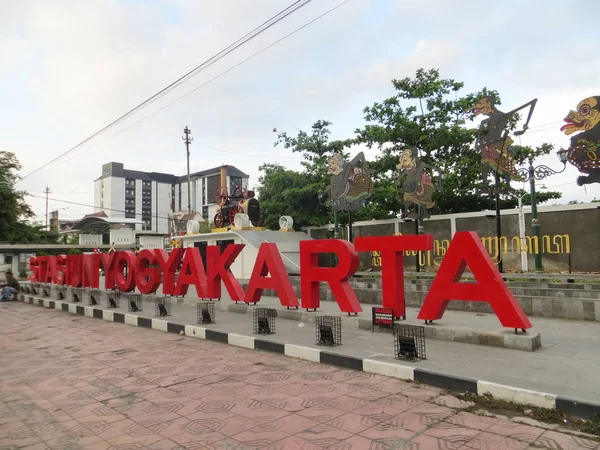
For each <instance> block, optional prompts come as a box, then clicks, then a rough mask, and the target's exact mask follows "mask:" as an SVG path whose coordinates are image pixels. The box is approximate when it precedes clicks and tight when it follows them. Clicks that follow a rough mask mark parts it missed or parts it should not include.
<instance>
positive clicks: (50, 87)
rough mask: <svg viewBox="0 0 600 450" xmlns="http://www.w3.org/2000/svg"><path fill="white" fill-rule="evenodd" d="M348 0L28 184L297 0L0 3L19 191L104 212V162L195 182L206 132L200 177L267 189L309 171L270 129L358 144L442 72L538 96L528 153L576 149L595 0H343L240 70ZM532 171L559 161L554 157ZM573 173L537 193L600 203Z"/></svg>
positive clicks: (591, 62) (592, 86)
mask: <svg viewBox="0 0 600 450" xmlns="http://www.w3.org/2000/svg"><path fill="white" fill-rule="evenodd" d="M343 1H344V0H313V1H312V2H310V3H308V5H306V6H304V7H302V8H301V9H300V10H298V11H297V12H296V13H294V14H292V15H290V16H289V17H287V18H286V19H284V20H283V21H281V22H279V23H278V24H277V25H275V26H274V27H272V28H270V29H269V30H267V31H266V32H264V33H263V34H261V35H260V36H258V37H257V38H256V39H254V40H252V41H251V42H249V43H248V44H246V45H244V46H242V47H241V48H239V49H238V50H236V51H235V52H233V53H231V54H230V55H228V56H226V57H225V58H223V59H221V60H220V61H218V62H217V63H215V64H214V65H212V66H211V67H210V68H208V69H206V70H204V71H202V72H200V73H199V74H197V75H195V76H194V77H192V78H191V79H190V80H188V81H186V82H185V83H183V84H181V85H180V86H178V87H177V88H176V89H174V90H173V91H172V92H170V93H168V94H167V95H165V96H164V97H162V98H160V99H159V100H158V101H156V102H155V103H153V104H151V105H150V106H148V107H147V108H145V109H143V110H142V111H140V112H138V113H136V114H134V115H133V116H132V117H131V118H128V119H126V120H125V121H123V122H122V123H119V124H118V125H117V126H115V127H113V128H110V129H109V130H108V131H106V132H105V133H102V134H100V135H99V136H97V137H96V138H94V139H92V140H90V141H89V142H88V143H86V144H85V145H83V146H81V147H79V148H78V149H77V150H76V151H73V152H71V153H69V154H68V156H66V157H64V158H61V159H59V160H58V161H56V162H55V163H53V164H52V165H50V166H48V167H46V168H44V169H43V170H41V171H39V172H37V173H35V174H33V175H31V176H27V175H28V174H29V173H31V172H33V171H34V170H36V169H38V168H40V167H41V166H43V165H44V164H46V163H48V162H50V161H52V160H53V159H54V158H56V157H58V156H59V155H61V154H63V153H64V152H66V151H67V150H69V149H71V148H72V147H74V146H75V145H76V144H78V143H80V142H81V141H83V140H84V139H86V138H88V137H89V136H91V135H92V134H94V133H95V132H97V131H98V130H100V129H102V128H103V127H104V126H106V125H107V124H109V123H110V122H112V121H113V120H115V119H116V118H117V117H119V116H121V115H122V114H123V113H125V112H127V111H128V110H130V109H131V108H133V107H135V106H137V105H138V104H140V103H141V102H143V101H144V100H146V99H147V98H149V97H151V96H152V95H154V94H155V93H157V92H158V91H160V90H161V89H163V88H164V87H166V86H167V85H169V84H170V83H171V82H173V81H175V80H176V79H178V78H179V77H181V76H182V75H183V74H185V73H187V72H188V71H189V70H191V69H192V68H194V67H196V66H198V65H199V64H201V63H202V62H203V61H205V60H207V59H208V58H210V57H211V56H213V55H214V54H216V53H218V52H220V51H221V50H223V49H224V48H226V47H228V46H229V45H230V44H232V43H233V42H235V41H237V40H238V39H239V38H240V37H242V36H243V35H245V34H246V33H248V32H249V31H251V30H253V29H254V28H255V27H257V26H258V25H260V24H261V23H263V22H264V21H266V20H267V19H269V18H270V17H272V16H273V15H275V14H277V13H278V12H279V11H281V10H282V9H284V8H285V7H286V6H288V5H290V4H291V3H292V0H285V1H283V0H279V1H277V0H252V1H250V0H220V1H218V2H215V1H209V0H147V1H142V0H55V1H53V2H47V1H43V0H37V1H36V0H31V1H23V0H2V1H1V2H0V61H2V68H3V70H2V71H0V98H1V99H2V103H3V107H2V108H0V149H1V150H7V151H10V152H14V153H15V154H16V155H17V157H18V158H19V160H20V161H21V163H22V165H23V170H22V171H21V172H20V174H21V176H23V177H24V179H23V181H21V182H20V183H19V184H18V187H19V189H23V190H26V191H27V192H28V193H30V194H32V196H30V197H28V201H29V203H30V204H31V206H32V207H33V209H34V212H35V213H36V215H37V217H38V218H39V220H42V221H43V220H44V215H45V200H44V198H43V197H44V193H43V191H44V189H45V188H46V187H49V188H50V190H51V192H52V193H51V194H50V196H49V197H50V199H51V200H50V201H49V209H50V210H55V209H59V214H60V217H61V219H77V218H80V217H82V216H83V215H84V214H86V213H90V212H93V208H92V206H93V190H94V186H93V180H94V179H96V178H98V177H99V176H100V175H101V167H102V164H104V163H107V162H110V161H116V162H122V163H124V165H125V168H127V169H135V170H143V171H156V172H166V173H174V174H177V175H183V174H185V172H186V160H185V155H186V153H185V145H184V143H183V140H182V135H183V129H184V127H186V126H188V127H189V128H190V129H191V130H192V136H193V137H194V142H193V144H192V148H191V170H192V171H197V170H203V169H208V168H211V167H215V166H219V165H221V164H229V165H234V166H236V167H237V168H239V169H240V170H242V171H244V172H246V173H248V174H249V175H250V188H252V187H256V185H257V184H258V178H259V176H260V171H259V169H258V168H259V166H260V165H261V164H262V163H265V162H269V163H271V162H278V163H281V164H283V165H285V166H286V167H289V168H291V169H299V168H300V164H299V163H300V156H299V155H297V154H293V153H291V151H290V150H285V149H283V148H282V147H274V142H275V134H274V133H273V129H274V128H276V129H277V130H278V131H287V132H288V133H292V134H295V133H297V131H298V130H299V129H303V130H306V129H308V128H310V126H311V125H312V124H313V123H314V122H315V121H316V120H319V119H327V120H329V121H331V122H332V123H333V126H332V132H333V134H332V138H334V139H338V138H339V139H345V138H349V137H352V136H353V134H354V130H355V129H356V128H360V127H361V126H363V125H364V124H365V121H364V115H363V109H364V108H365V107H366V106H368V105H372V104H373V103H375V102H378V101H381V100H383V99H385V98H388V97H390V96H392V95H394V90H393V88H392V84H391V80H392V79H400V78H404V77H410V76H413V75H414V73H415V71H416V70H417V69H419V68H425V69H430V68H437V69H439V70H440V71H441V75H442V77H444V78H452V79H455V80H458V81H464V82H465V88H464V90H463V93H464V94H467V93H470V92H474V91H477V90H479V89H481V88H483V87H484V86H485V87H487V88H489V89H495V90H497V91H499V93H500V94H501V96H502V105H503V108H504V107H505V108H507V109H508V108H510V109H512V108H513V107H516V106H519V105H522V104H524V103H526V102H528V101H529V100H531V99H533V98H537V99H538V103H537V106H536V109H535V112H534V114H533V117H532V120H531V122H530V129H529V131H528V132H527V133H526V134H524V135H523V136H522V137H521V142H520V143H521V144H522V145H531V146H536V145H539V144H541V143H544V142H549V143H552V144H554V145H555V150H559V149H560V148H561V147H565V148H566V147H567V146H568V144H569V137H568V136H565V135H564V134H562V133H561V132H560V127H561V125H562V119H563V118H564V117H565V116H566V115H567V113H568V112H569V110H571V109H574V108H575V107H576V105H577V103H579V101H581V100H582V99H584V98H586V97H589V96H592V95H600V83H599V82H598V75H597V74H598V73H600V52H598V50H597V43H598V37H600V31H599V28H598V25H597V18H598V17H599V16H600V2H598V1H597V0H572V1H569V2H565V1H555V0H529V1H527V2H523V1H517V0H504V1H500V0H499V1H495V0H490V1H485V2H482V1H475V0H461V1H459V2H453V1H447V0H349V1H347V2H346V3H344V4H343V5H342V6H340V7H339V8H337V9H335V10H334V11H332V12H331V13H329V14H327V15H326V16H324V17H322V18H320V19H319V20H317V21H315V22H314V23H312V24H310V25H308V26H306V27H305V28H303V29H302V30H300V31H298V32H297V33H295V34H293V35H292V36H290V37H288V38H286V39H284V40H283V41H281V42H279V43H277V44H275V45H273V46H272V47H270V48H268V49H267V50H265V51H263V52H262V53H260V54H258V55H257V56H255V57H253V58H252V59H250V60H248V61H247V62H245V63H243V64H241V65H239V66H238V67H235V68H233V69H231V68H232V67H233V66H235V65H237V64H238V63H240V62H242V61H243V60H245V59H246V58H248V57H250V56H251V55H253V54H255V53H256V52H258V51H260V50H262V49H263V48H265V47H267V46H270V45H272V44H274V43H275V42H276V41H278V40H279V39H281V38H282V37H284V36H286V35H287V34H289V33H290V32H292V31H294V30H296V29H297V28H299V27H302V26H303V25H305V24H307V23H308V22H310V21H312V20H313V19H315V18H316V17H318V16H320V15H321V14H323V13H325V12H326V11H328V10H330V9H332V8H334V7H335V6H337V5H340V4H341V3H343ZM229 69H231V70H229ZM228 70H229V71H228ZM225 71H228V72H227V73H225V74H223V75H221V74H222V73H223V72H225ZM215 77H217V78H215ZM211 80H212V81H211ZM192 91H193V92H192ZM186 94H187V95H186ZM182 97H183V98H182ZM178 99H179V100H178ZM360 150H364V151H365V153H366V155H367V159H374V158H375V156H376V155H377V150H376V149H368V148H355V149H353V151H352V153H356V152H358V151H360ZM537 163H538V164H540V163H543V164H547V165H549V166H551V167H553V168H555V169H561V168H562V165H561V164H560V163H559V161H558V158H557V157H556V155H555V154H552V155H549V156H547V157H544V158H541V159H540V160H538V161H537ZM577 176H578V171H577V169H576V168H575V167H573V166H571V165H567V168H566V170H565V171H564V172H563V173H561V174H559V175H554V176H552V177H550V178H548V179H546V180H544V181H543V182H541V183H540V184H543V185H545V186H547V187H548V188H552V189H554V190H561V191H562V192H563V198H562V199H561V200H560V203H566V202H568V201H571V200H578V201H584V202H585V201H591V200H592V199H594V198H600V184H593V185H588V186H586V187H585V188H584V187H580V186H577V185H576V183H575V180H576V178H577ZM34 196H35V197H34ZM61 200H62V201H61ZM64 201H70V202H75V203H81V204H83V205H90V206H89V207H86V206H77V205H73V204H68V203H65V202H64ZM63 208H68V209H63Z"/></svg>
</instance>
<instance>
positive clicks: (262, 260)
mask: <svg viewBox="0 0 600 450" xmlns="http://www.w3.org/2000/svg"><path fill="white" fill-rule="evenodd" d="M269 274H271V276H270V277H267V275H269ZM264 289H273V290H275V292H277V296H278V297H279V301H280V302H281V305H282V306H298V299H297V298H296V294H295V293H294V288H293V287H292V283H290V278H289V277H288V274H287V272H286V270H285V266H284V265H283V260H282V259H281V254H280V253H279V250H278V249H277V244H275V243H274V242H263V243H262V244H260V248H259V249H258V256H257V257H256V262H255V263H254V269H252V276H251V277H250V281H249V282H248V288H247V289H246V296H245V298H244V301H245V302H246V303H256V302H258V301H259V300H260V297H261V296H262V293H263V290H264Z"/></svg>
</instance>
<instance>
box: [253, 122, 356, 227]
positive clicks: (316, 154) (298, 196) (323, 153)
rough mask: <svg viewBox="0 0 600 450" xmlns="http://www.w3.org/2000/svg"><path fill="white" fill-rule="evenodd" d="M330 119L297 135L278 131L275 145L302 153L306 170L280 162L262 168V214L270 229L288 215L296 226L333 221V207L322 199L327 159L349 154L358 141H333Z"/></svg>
mask: <svg viewBox="0 0 600 450" xmlns="http://www.w3.org/2000/svg"><path fill="white" fill-rule="evenodd" d="M330 126H331V122H329V121H327V120H318V121H316V122H315V123H314V124H313V125H312V127H311V132H310V133H307V132H305V131H299V132H298V134H297V135H296V136H290V135H288V134H287V133H286V132H282V133H278V132H277V129H274V130H273V132H274V133H276V134H277V138H276V141H275V144H274V146H278V145H280V144H282V145H283V147H284V148H286V149H291V150H292V152H294V153H301V154H302V157H303V161H302V162H301V164H302V166H303V168H304V169H303V170H302V171H301V172H296V171H294V170H289V169H286V168H284V167H282V166H281V165H279V164H263V165H262V166H260V167H259V170H261V171H262V172H263V174H262V175H261V176H260V178H259V187H258V192H259V194H260V202H261V203H260V204H261V214H262V216H263V223H264V225H265V226H266V227H267V228H277V227H278V223H279V218H280V217H281V216H284V215H287V216H291V217H292V218H293V219H294V228H296V229H300V228H302V227H306V226H311V225H313V226H314V225H323V224H324V223H327V222H328V221H331V220H332V217H331V215H332V213H331V208H330V207H328V206H327V205H325V204H324V203H325V202H324V200H325V199H323V200H321V201H320V200H319V199H320V194H322V193H323V192H325V187H326V186H327V184H328V183H329V175H328V174H327V162H328V161H329V158H331V156H332V155H333V154H335V153H339V154H341V155H342V156H343V157H345V158H346V157H348V154H347V152H346V151H345V150H346V149H347V148H348V147H350V146H351V145H353V144H354V143H355V140H353V139H346V140H334V141H330V135H331V131H330V129H329V127H330Z"/></svg>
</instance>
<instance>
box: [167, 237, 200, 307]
mask: <svg viewBox="0 0 600 450" xmlns="http://www.w3.org/2000/svg"><path fill="white" fill-rule="evenodd" d="M190 285H194V286H195V287H196V295H197V296H198V298H205V297H206V273H204V266H203V265H202V258H201V256H200V249H199V248H196V247H189V248H186V249H185V256H184V257H183V262H182V263H181V270H180V271H179V278H178V279H177V285H176V286H175V291H174V293H173V295H175V296H180V295H181V296H185V295H186V294H187V291H188V288H189V286H190Z"/></svg>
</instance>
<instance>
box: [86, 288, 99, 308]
mask: <svg viewBox="0 0 600 450" xmlns="http://www.w3.org/2000/svg"><path fill="white" fill-rule="evenodd" d="M88 293H89V298H88V305H90V306H96V305H99V304H100V290H99V289H90V290H89V291H88Z"/></svg>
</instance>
